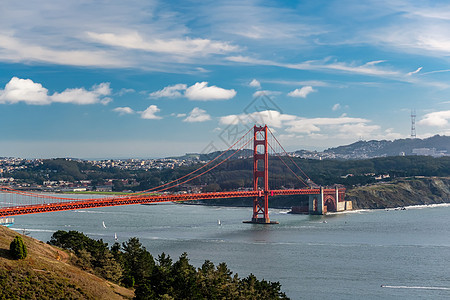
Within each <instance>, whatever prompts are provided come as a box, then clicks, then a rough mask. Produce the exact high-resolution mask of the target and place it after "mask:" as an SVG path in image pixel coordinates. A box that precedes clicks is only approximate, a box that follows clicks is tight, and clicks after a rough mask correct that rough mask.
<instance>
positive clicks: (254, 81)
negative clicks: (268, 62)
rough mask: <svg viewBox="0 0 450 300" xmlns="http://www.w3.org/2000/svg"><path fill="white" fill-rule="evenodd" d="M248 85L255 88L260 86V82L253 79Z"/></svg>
mask: <svg viewBox="0 0 450 300" xmlns="http://www.w3.org/2000/svg"><path fill="white" fill-rule="evenodd" d="M248 85H249V86H251V87H254V88H257V89H260V88H261V83H260V82H259V81H258V80H256V79H253V80H252V81H251V82H250V83H249V84H248Z"/></svg>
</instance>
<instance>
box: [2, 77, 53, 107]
mask: <svg viewBox="0 0 450 300" xmlns="http://www.w3.org/2000/svg"><path fill="white" fill-rule="evenodd" d="M22 101H23V102H25V103H27V104H35V105H44V104H50V103H51V100H50V98H49V97H48V90H47V89H46V88H44V87H43V86H42V84H40V83H35V82H33V81H32V80H31V79H20V78H17V77H13V78H11V80H10V81H9V82H8V83H7V84H6V86H5V89H4V90H0V103H11V104H14V103H18V102H22Z"/></svg>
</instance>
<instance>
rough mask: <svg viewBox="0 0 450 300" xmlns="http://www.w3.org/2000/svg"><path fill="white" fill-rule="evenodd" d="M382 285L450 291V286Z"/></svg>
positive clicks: (395, 287) (386, 286) (397, 287)
mask: <svg viewBox="0 0 450 300" xmlns="http://www.w3.org/2000/svg"><path fill="white" fill-rule="evenodd" d="M381 287H383V288H389V289H417V290H445V291H450V287H443V286H406V285H382V286H381Z"/></svg>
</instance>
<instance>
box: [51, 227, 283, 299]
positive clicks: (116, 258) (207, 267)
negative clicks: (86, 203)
mask: <svg viewBox="0 0 450 300" xmlns="http://www.w3.org/2000/svg"><path fill="white" fill-rule="evenodd" d="M49 244H50V245H53V246H57V247H60V248H63V249H66V250H69V251H72V252H73V253H74V254H75V256H74V257H73V258H72V261H73V263H74V264H76V265H78V266H79V267H81V268H82V269H84V270H86V271H90V272H92V273H94V274H96V275H98V276H101V277H103V278H105V279H107V280H110V281H113V282H116V283H118V284H121V285H123V286H126V287H130V288H135V299H289V298H288V297H287V296H286V295H285V293H283V292H282V291H281V285H280V283H279V282H270V281H266V280H258V279H257V278H256V277H255V276H254V275H252V274H250V275H249V276H247V277H245V278H240V277H239V276H238V275H237V274H234V275H233V272H232V271H230V270H229V269H228V267H227V265H226V264H225V263H220V264H219V265H217V266H215V265H214V264H213V263H212V262H211V261H208V260H206V261H205V262H204V263H203V265H202V266H201V267H200V268H195V267H194V266H193V265H191V264H190V263H189V259H188V256H187V254H186V253H183V254H182V255H181V256H180V257H179V259H178V260H177V261H175V262H174V261H173V260H172V258H171V257H170V256H169V255H166V254H165V253H162V254H161V255H159V256H158V258H157V259H154V258H153V256H152V255H151V254H150V252H148V251H147V250H146V248H145V247H144V246H142V244H141V243H140V241H139V239H138V238H135V237H134V238H130V239H129V240H128V241H127V242H124V243H122V244H119V243H117V242H116V243H114V244H113V245H112V246H111V247H108V244H107V243H104V242H103V241H102V240H101V239H100V240H94V239H91V238H89V237H88V236H86V235H84V234H83V233H81V232H78V231H68V232H67V231H62V230H59V231H57V232H55V233H54V234H53V235H52V237H51V239H50V241H49Z"/></svg>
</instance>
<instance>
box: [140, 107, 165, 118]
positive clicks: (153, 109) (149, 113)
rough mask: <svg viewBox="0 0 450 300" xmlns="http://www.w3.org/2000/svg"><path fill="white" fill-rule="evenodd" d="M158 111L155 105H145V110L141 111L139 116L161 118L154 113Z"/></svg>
mask: <svg viewBox="0 0 450 300" xmlns="http://www.w3.org/2000/svg"><path fill="white" fill-rule="evenodd" d="M158 112H160V109H159V108H158V106H156V105H150V106H149V107H147V109H146V110H144V111H143V112H141V118H142V119H149V120H158V119H162V117H160V116H157V115H156V113H158Z"/></svg>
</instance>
